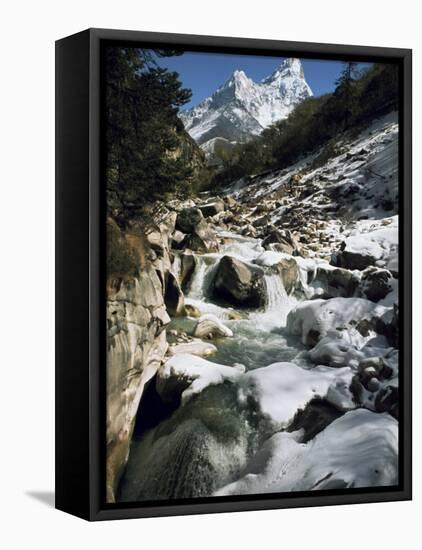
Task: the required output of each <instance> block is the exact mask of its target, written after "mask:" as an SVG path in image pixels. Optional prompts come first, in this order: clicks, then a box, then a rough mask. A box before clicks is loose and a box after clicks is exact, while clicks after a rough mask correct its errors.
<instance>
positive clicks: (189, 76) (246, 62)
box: [158, 52, 342, 109]
mask: <svg viewBox="0 0 422 550" xmlns="http://www.w3.org/2000/svg"><path fill="white" fill-rule="evenodd" d="M283 59H285V58H283V57H263V56H252V55H229V54H217V53H201V52H187V53H184V54H182V55H181V56H178V57H166V58H161V59H159V60H158V62H159V65H161V66H162V67H167V68H168V69H169V70H172V71H176V72H178V73H179V75H180V78H181V80H182V82H183V84H184V86H185V87H186V88H190V89H191V90H192V100H191V101H190V103H188V104H186V105H185V106H184V107H183V109H189V108H190V107H193V106H195V105H197V104H198V103H199V102H200V101H202V100H203V99H205V98H206V97H208V96H209V95H211V94H212V93H213V92H214V91H215V90H216V89H217V88H218V87H219V86H220V85H221V84H223V83H224V82H225V81H226V80H227V79H228V78H229V77H230V75H231V74H232V72H233V71H234V70H235V69H239V70H243V71H245V73H246V74H247V75H248V76H249V77H250V78H252V79H253V80H255V81H259V80H261V79H262V78H264V77H266V76H268V75H270V74H271V73H272V72H273V70H274V69H275V68H276V67H278V66H279V65H280V63H281V62H282V61H283ZM302 64H303V70H304V72H305V78H306V81H307V82H308V84H309V86H310V87H311V89H312V91H313V92H314V95H316V96H319V95H322V94H325V93H327V92H332V91H333V90H334V87H335V81H336V79H337V77H338V75H339V73H340V71H341V69H342V63H341V62H340V61H325V60H324V61H323V60H316V59H315V60H314V59H302Z"/></svg>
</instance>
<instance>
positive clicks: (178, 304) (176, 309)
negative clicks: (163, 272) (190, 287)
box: [164, 272, 185, 317]
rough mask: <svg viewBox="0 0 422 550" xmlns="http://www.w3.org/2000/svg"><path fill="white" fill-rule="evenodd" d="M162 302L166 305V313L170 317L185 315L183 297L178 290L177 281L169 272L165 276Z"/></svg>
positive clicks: (179, 289)
mask: <svg viewBox="0 0 422 550" xmlns="http://www.w3.org/2000/svg"><path fill="white" fill-rule="evenodd" d="M164 302H165V304H166V308H167V313H168V314H169V315H171V316H172V317H178V316H181V315H184V314H185V297H184V295H183V292H182V289H181V288H180V284H179V281H178V280H177V278H176V277H175V276H174V275H173V273H171V272H169V273H168V274H167V281H166V289H165V293H164Z"/></svg>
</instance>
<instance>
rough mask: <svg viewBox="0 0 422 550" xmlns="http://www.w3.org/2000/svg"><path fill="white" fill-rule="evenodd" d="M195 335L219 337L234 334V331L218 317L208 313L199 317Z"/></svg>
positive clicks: (198, 336) (194, 331) (199, 336)
mask: <svg viewBox="0 0 422 550" xmlns="http://www.w3.org/2000/svg"><path fill="white" fill-rule="evenodd" d="M193 336H194V337H196V338H219V337H225V336H233V332H232V331H231V330H230V329H229V328H228V327H226V326H225V325H224V324H223V323H222V322H221V321H220V319H218V317H216V316H215V315H212V314H208V315H203V316H202V317H200V318H199V319H198V322H197V324H196V326H195V328H194V330H193Z"/></svg>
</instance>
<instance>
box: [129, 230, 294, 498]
mask: <svg viewBox="0 0 422 550" xmlns="http://www.w3.org/2000/svg"><path fill="white" fill-rule="evenodd" d="M220 237H221V238H223V240H224V244H223V245H222V247H221V251H220V253H218V254H217V253H213V254H203V255H199V254H198V255H197V258H196V259H197V262H196V268H195V272H194V275H193V277H192V280H191V282H190V286H189V289H188V291H187V292H186V295H185V301H186V303H187V304H192V305H194V306H196V307H197V308H198V309H199V310H200V311H201V313H202V314H205V313H212V314H214V315H216V316H217V317H218V318H220V319H221V320H223V322H224V324H225V325H226V326H228V327H229V328H230V329H231V330H232V331H233V334H234V335H233V337H232V338H220V339H218V340H217V341H214V343H215V345H216V346H217V350H218V351H217V353H216V354H214V355H213V356H212V357H210V358H209V360H210V361H214V362H216V363H220V364H225V365H229V366H233V365H234V364H242V365H244V366H245V368H246V370H247V371H248V370H252V369H257V368H261V367H265V366H267V365H270V364H271V363H274V362H277V361H292V360H294V359H295V358H297V357H298V355H299V356H300V354H301V352H302V351H303V348H302V345H301V343H300V341H299V340H298V339H297V338H293V337H291V336H288V335H287V334H286V331H285V324H286V318H287V314H288V312H289V311H290V310H291V309H292V308H293V307H294V306H295V304H296V303H297V300H296V299H295V298H294V297H292V296H289V295H288V294H287V292H286V290H285V288H284V286H283V282H282V279H281V277H280V276H279V275H277V274H275V273H273V272H272V271H271V268H264V269H265V286H266V294H267V304H266V306H265V308H263V309H262V310H260V311H257V310H242V311H239V310H236V309H235V308H233V306H230V305H228V304H224V303H220V302H219V303H215V302H214V301H213V299H212V297H211V292H210V290H211V288H212V280H213V277H214V274H215V270H216V269H217V266H218V263H219V261H220V259H221V258H222V257H223V256H224V255H229V256H233V257H234V258H237V259H239V260H241V261H243V262H245V263H247V264H253V262H254V261H255V260H256V259H257V258H258V257H259V256H260V254H262V253H263V252H264V249H263V248H262V246H261V243H260V241H259V240H257V239H250V238H246V237H242V236H239V235H236V234H233V233H228V232H223V233H221V234H220ZM177 262H178V260H176V263H175V266H174V268H175V270H176V271H177V270H178V269H179V268H178V265H179V264H178V263H177ZM233 317H236V319H233ZM195 322H196V320H192V319H188V318H178V319H174V320H173V321H172V326H174V327H176V328H177V329H179V330H185V331H186V332H188V333H189V332H191V331H192V329H193V327H194V325H195ZM237 391H238V390H237V388H236V385H233V384H229V383H224V384H221V385H219V386H210V387H208V388H206V389H205V390H204V391H203V392H202V393H201V394H200V395H199V396H197V397H196V398H195V399H192V400H191V401H189V402H188V403H187V404H186V405H184V406H183V407H179V408H178V409H176V410H175V411H174V412H173V414H172V415H171V416H170V417H168V418H166V419H165V420H163V421H162V422H160V423H159V424H158V425H157V426H155V427H154V428H152V429H149V430H147V431H146V432H144V433H141V434H140V435H138V436H135V437H134V439H133V442H132V446H131V450H130V456H129V463H128V467H127V470H126V474H125V476H124V478H123V481H122V484H121V490H120V499H121V500H125V501H133V500H155V499H168V498H189V497H195V496H210V495H212V494H213V492H214V491H216V490H217V489H218V488H219V487H221V486H223V485H225V484H226V483H229V482H230V481H232V480H233V479H235V478H236V476H238V475H239V474H240V472H241V471H242V468H244V466H245V465H246V463H247V460H248V458H249V457H250V456H251V455H252V454H253V453H254V452H256V450H257V449H258V448H259V446H260V445H261V444H262V442H263V441H264V440H265V438H267V437H269V436H270V435H271V428H270V427H269V426H268V425H267V424H266V421H265V420H263V419H262V418H260V417H259V415H257V414H256V410H255V406H254V404H253V403H246V404H245V403H240V402H239V399H238V394H237ZM140 414H148V411H146V410H143V409H142V403H141V406H140Z"/></svg>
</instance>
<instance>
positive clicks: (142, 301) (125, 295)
mask: <svg viewBox="0 0 422 550" xmlns="http://www.w3.org/2000/svg"><path fill="white" fill-rule="evenodd" d="M109 288H110V287H109ZM109 292H110V294H109V299H108V302H107V328H108V330H107V501H108V502H114V499H115V492H116V490H117V487H118V483H119V480H120V477H121V475H122V473H123V469H124V467H125V464H126V462H127V458H128V453H129V445H130V440H131V437H132V432H133V428H134V423H135V417H136V413H137V411H138V406H139V402H140V399H141V396H142V393H143V389H144V387H145V384H146V382H148V380H150V379H151V378H152V376H153V375H154V374H155V373H156V371H157V370H158V368H159V366H160V364H161V361H162V360H163V358H164V355H165V353H166V351H167V342H166V335H165V330H164V327H165V326H166V324H167V323H169V322H170V318H169V316H168V314H167V311H166V307H165V304H164V299H163V294H162V285H161V281H160V279H159V277H158V275H157V272H156V270H155V269H154V268H153V267H152V266H151V265H148V266H146V267H145V268H144V269H143V270H142V272H141V273H140V275H139V277H138V278H130V279H127V280H124V281H120V282H117V283H116V286H115V287H114V288H112V289H111V290H109Z"/></svg>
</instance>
